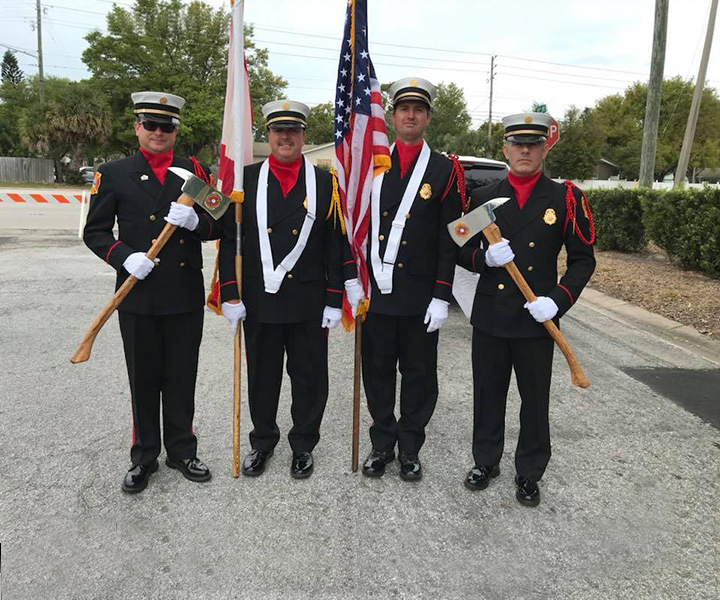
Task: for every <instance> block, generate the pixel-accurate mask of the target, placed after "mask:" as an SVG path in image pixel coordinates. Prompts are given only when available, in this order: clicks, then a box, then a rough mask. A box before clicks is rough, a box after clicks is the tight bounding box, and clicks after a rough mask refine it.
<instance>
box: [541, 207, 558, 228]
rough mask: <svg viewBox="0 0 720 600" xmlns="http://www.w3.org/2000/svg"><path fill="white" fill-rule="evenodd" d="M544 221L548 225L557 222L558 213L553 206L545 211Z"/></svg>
mask: <svg viewBox="0 0 720 600" xmlns="http://www.w3.org/2000/svg"><path fill="white" fill-rule="evenodd" d="M543 221H545V223H546V224H547V225H555V223H556V222H557V215H556V214H555V211H554V210H553V209H552V208H548V209H547V210H546V211H545V214H544V215H543Z"/></svg>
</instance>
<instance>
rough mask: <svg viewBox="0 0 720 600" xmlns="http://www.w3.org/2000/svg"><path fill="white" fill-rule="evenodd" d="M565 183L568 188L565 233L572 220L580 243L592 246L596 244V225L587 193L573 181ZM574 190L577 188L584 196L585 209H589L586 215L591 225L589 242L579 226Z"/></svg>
mask: <svg viewBox="0 0 720 600" xmlns="http://www.w3.org/2000/svg"><path fill="white" fill-rule="evenodd" d="M563 183H564V184H565V187H566V188H567V192H566V194H565V207H566V209H567V210H566V211H565V224H564V225H563V233H564V232H565V230H566V229H567V224H568V222H569V221H570V219H572V222H573V230H574V232H575V233H577V235H578V237H579V238H580V241H581V242H582V243H583V244H585V245H586V246H592V245H593V243H594V242H595V223H594V222H593V216H592V213H591V212H590V203H589V202H588V199H587V196H586V195H585V192H583V191H582V190H581V189H580V188H579V187H577V186H576V185H575V184H574V183H573V182H572V181H564V182H563ZM573 188H575V189H576V190H578V191H579V192H580V193H581V194H582V201H583V208H584V209H587V213H586V214H585V216H586V217H587V219H588V222H589V223H590V239H589V240H588V239H587V238H586V237H585V236H584V235H583V232H582V231H581V230H580V228H579V227H578V224H577V220H576V216H577V200H576V199H575V194H573Z"/></svg>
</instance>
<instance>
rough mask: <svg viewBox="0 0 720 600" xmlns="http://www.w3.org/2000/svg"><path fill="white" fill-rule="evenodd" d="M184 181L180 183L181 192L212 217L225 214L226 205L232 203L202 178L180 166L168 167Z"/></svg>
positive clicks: (216, 217) (216, 218)
mask: <svg viewBox="0 0 720 600" xmlns="http://www.w3.org/2000/svg"><path fill="white" fill-rule="evenodd" d="M170 170H171V171H172V172H173V173H175V175H177V176H178V177H180V179H182V180H184V181H185V183H183V185H182V191H183V193H185V194H187V195H188V196H189V197H190V198H192V200H193V202H195V204H197V205H198V206H200V207H202V208H203V210H205V211H206V212H207V213H208V214H209V215H210V216H211V217H212V218H213V219H215V220H218V219H219V218H220V217H222V216H223V215H224V214H225V211H226V210H227V209H228V206H230V204H232V201H231V200H230V198H228V197H227V196H226V195H225V194H222V193H221V192H218V191H217V190H216V189H215V188H213V187H211V186H210V185H209V184H207V183H205V182H204V181H203V180H202V179H200V178H199V177H197V176H196V175H194V174H193V173H191V172H190V171H188V170H187V169H183V168H182V167H170Z"/></svg>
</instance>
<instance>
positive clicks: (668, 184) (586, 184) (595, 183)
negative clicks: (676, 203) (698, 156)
mask: <svg viewBox="0 0 720 600" xmlns="http://www.w3.org/2000/svg"><path fill="white" fill-rule="evenodd" d="M553 181H557V182H558V183H562V182H563V181H564V179H553ZM573 183H574V184H575V185H576V186H578V187H579V188H580V189H582V190H589V189H593V188H601V189H616V188H619V187H620V188H636V187H638V182H637V181H626V180H625V179H619V180H618V179H587V180H585V181H580V180H575V179H573ZM706 185H707V186H709V187H712V188H720V183H686V184H685V188H686V189H688V188H703V187H705V186H706ZM672 186H673V182H672V181H655V182H654V183H653V189H654V190H670V189H672Z"/></svg>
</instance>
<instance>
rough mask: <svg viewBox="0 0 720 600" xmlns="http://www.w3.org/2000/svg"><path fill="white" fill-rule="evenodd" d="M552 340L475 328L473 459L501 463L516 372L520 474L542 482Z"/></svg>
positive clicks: (547, 437) (547, 439)
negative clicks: (512, 376) (494, 333)
mask: <svg viewBox="0 0 720 600" xmlns="http://www.w3.org/2000/svg"><path fill="white" fill-rule="evenodd" d="M553 349H554V342H553V340H552V338H550V337H545V338H500V337H494V336H492V335H489V334H487V333H485V332H483V331H481V330H479V329H477V328H476V327H473V339H472V365H473V393H474V425H473V446H472V448H473V458H474V459H475V464H476V465H492V466H494V465H497V464H499V463H500V458H501V457H502V453H503V444H504V440H505V406H506V401H507V393H508V389H509V387H510V371H511V369H514V370H515V377H516V379H517V385H518V391H519V392H520V398H521V401H522V404H521V407H520V435H519V437H518V443H517V450H516V451H515V469H516V471H517V473H518V475H521V476H523V477H527V478H529V479H532V480H533V481H539V480H540V478H541V477H542V476H543V473H544V472H545V467H547V464H548V462H549V461H550V423H549V415H548V410H549V405H550V380H551V377H552V360H553Z"/></svg>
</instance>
